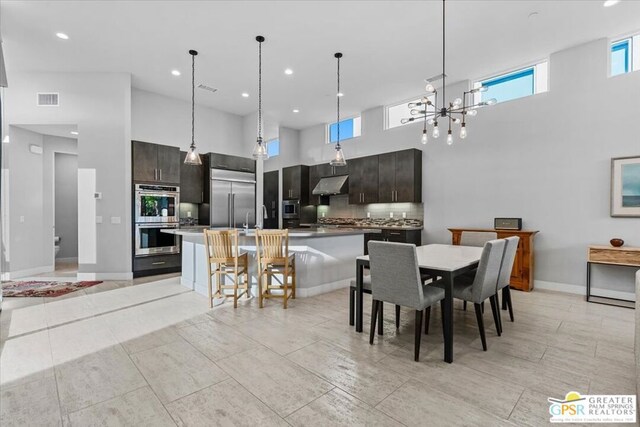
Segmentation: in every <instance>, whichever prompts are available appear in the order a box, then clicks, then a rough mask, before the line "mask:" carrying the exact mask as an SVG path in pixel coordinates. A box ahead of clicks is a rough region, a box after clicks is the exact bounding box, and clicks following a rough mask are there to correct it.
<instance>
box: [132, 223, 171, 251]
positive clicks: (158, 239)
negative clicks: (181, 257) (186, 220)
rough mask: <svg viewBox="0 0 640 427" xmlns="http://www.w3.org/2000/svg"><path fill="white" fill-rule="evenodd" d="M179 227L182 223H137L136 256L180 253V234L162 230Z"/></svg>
mask: <svg viewBox="0 0 640 427" xmlns="http://www.w3.org/2000/svg"><path fill="white" fill-rule="evenodd" d="M179 227H180V224H167V223H156V224H151V223H145V224H136V238H135V241H136V247H135V256H137V257H141V256H149V255H161V254H177V253H180V236H178V235H175V234H169V233H163V232H162V230H171V229H177V228H179Z"/></svg>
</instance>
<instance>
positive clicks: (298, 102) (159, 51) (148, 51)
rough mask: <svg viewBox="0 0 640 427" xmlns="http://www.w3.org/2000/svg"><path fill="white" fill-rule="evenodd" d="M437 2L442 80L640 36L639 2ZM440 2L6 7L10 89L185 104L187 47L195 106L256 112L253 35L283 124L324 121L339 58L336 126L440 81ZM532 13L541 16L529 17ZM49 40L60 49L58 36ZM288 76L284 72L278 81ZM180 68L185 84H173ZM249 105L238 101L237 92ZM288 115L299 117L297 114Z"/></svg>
mask: <svg viewBox="0 0 640 427" xmlns="http://www.w3.org/2000/svg"><path fill="white" fill-rule="evenodd" d="M602 3H603V2H602V0H591V1H577V0H567V1H558V0H556V1H548V0H542V1H526V0H522V1H517V0H510V1H506V0H505V1H499V0H491V1H480V0H473V1H463V0H451V1H448V2H447V32H448V37H447V50H448V59H447V74H448V75H449V78H450V81H458V80H463V79H467V78H471V79H473V78H479V77H485V76H486V75H488V74H490V73H494V72H497V71H502V70H506V69H509V68H512V67H516V66H520V65H525V64H527V63H529V62H531V61H533V60H537V59H541V58H544V57H547V56H548V55H549V54H550V53H552V52H556V51H558V50H562V49H564V48H567V47H570V46H573V45H577V44H580V43H583V42H587V41H590V40H594V39H597V38H601V37H611V36H617V35H621V34H624V33H628V32H630V31H636V30H640V1H633V0H623V1H621V2H620V3H619V4H618V5H616V6H614V7H610V8H604V7H603V6H602ZM440 11H441V2H439V1H398V0H395V1H344V0H342V1H32V2H27V1H3V2H2V4H1V5H0V12H1V13H2V16H1V28H2V37H3V39H4V48H5V60H6V65H7V71H8V79H9V85H11V74H13V73H19V72H21V71H61V72H84V71H119V72H130V73H131V74H132V76H133V85H134V87H136V88H140V89H144V90H148V91H152V92H157V93H161V94H165V95H168V96H172V97H176V98H182V99H185V100H188V99H190V80H191V79H190V77H191V76H190V74H191V73H190V65H191V58H190V56H189V55H188V53H187V51H188V50H189V49H196V50H198V51H199V52H200V55H199V56H198V57H197V59H196V61H197V62H196V84H199V83H203V84H206V85H208V86H212V87H215V88H217V89H218V92H216V93H214V94H212V93H209V92H206V91H201V90H198V91H197V92H196V102H197V103H198V104H203V105H208V106H212V107H216V108H219V109H222V110H225V111H229V112H232V113H236V114H241V115H246V114H248V113H250V112H252V111H255V109H256V103H257V97H256V96H255V95H256V90H257V43H256V41H255V36H256V35H258V34H261V35H264V36H265V37H266V39H267V40H266V42H265V43H264V45H263V71H264V77H263V89H264V93H263V103H264V109H265V111H266V112H267V113H268V114H269V116H271V117H274V118H276V119H277V120H278V121H279V122H280V123H281V124H282V125H285V126H289V127H293V128H304V127H307V126H310V125H314V124H317V123H321V122H328V121H330V120H331V119H333V118H334V116H335V92H336V90H335V85H336V82H335V78H336V76H335V74H336V70H335V65H336V64H335V59H334V58H333V54H334V52H336V51H341V52H343V53H344V58H343V60H342V64H341V68H342V83H343V84H342V87H343V92H344V93H345V96H344V98H343V101H342V109H343V112H344V114H345V115H349V114H353V113H356V112H359V111H362V110H364V109H367V108H371V107H374V106H377V105H382V104H385V103H390V102H393V101H399V100H403V99H406V98H409V97H412V96H415V95H417V94H420V93H421V91H422V90H423V81H422V80H423V79H424V78H425V77H429V76H432V75H435V74H437V73H439V72H440V70H441V66H442V65H441V50H440V49H441V19H442V18H441V12H440ZM532 12H538V14H537V15H536V18H535V19H530V18H529V15H530V14H531V13H532ZM56 32H64V33H66V34H68V35H69V37H70V39H69V40H66V41H64V40H60V39H58V38H57V37H55V33H56ZM287 67H290V68H292V69H293V70H294V74H293V75H291V76H286V75H285V74H284V72H283V71H284V69H285V68H287ZM172 69H178V70H180V71H181V72H182V76H180V77H174V76H172V75H171V73H170V72H171V70H172ZM245 91H246V92H249V93H250V94H251V96H250V97H249V98H242V97H241V96H240V94H241V93H242V92H245ZM294 108H297V109H299V110H300V113H298V114H294V113H293V112H292V109H294Z"/></svg>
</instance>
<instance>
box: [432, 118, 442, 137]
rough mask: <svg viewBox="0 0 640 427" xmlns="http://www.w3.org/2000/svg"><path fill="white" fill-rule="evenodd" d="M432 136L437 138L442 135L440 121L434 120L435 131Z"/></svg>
mask: <svg viewBox="0 0 640 427" xmlns="http://www.w3.org/2000/svg"><path fill="white" fill-rule="evenodd" d="M431 136H433V137H434V138H437V137H439V136H440V129H439V128H438V122H434V125H433V133H432V134H431Z"/></svg>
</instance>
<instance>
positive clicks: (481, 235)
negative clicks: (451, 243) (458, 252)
mask: <svg viewBox="0 0 640 427" xmlns="http://www.w3.org/2000/svg"><path fill="white" fill-rule="evenodd" d="M497 238H498V233H496V232H495V231H463V232H462V235H461V236H460V245H461V246H477V247H480V248H481V247H483V246H484V244H485V243H487V242H488V241H489V240H496V239H497Z"/></svg>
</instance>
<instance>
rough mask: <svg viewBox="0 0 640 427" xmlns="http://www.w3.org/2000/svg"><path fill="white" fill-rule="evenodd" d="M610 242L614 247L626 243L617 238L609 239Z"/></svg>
mask: <svg viewBox="0 0 640 427" xmlns="http://www.w3.org/2000/svg"><path fill="white" fill-rule="evenodd" d="M609 243H611V246H613V247H614V248H619V247H621V246H622V245H624V240H622V239H618V238H615V239H611V240H609Z"/></svg>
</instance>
